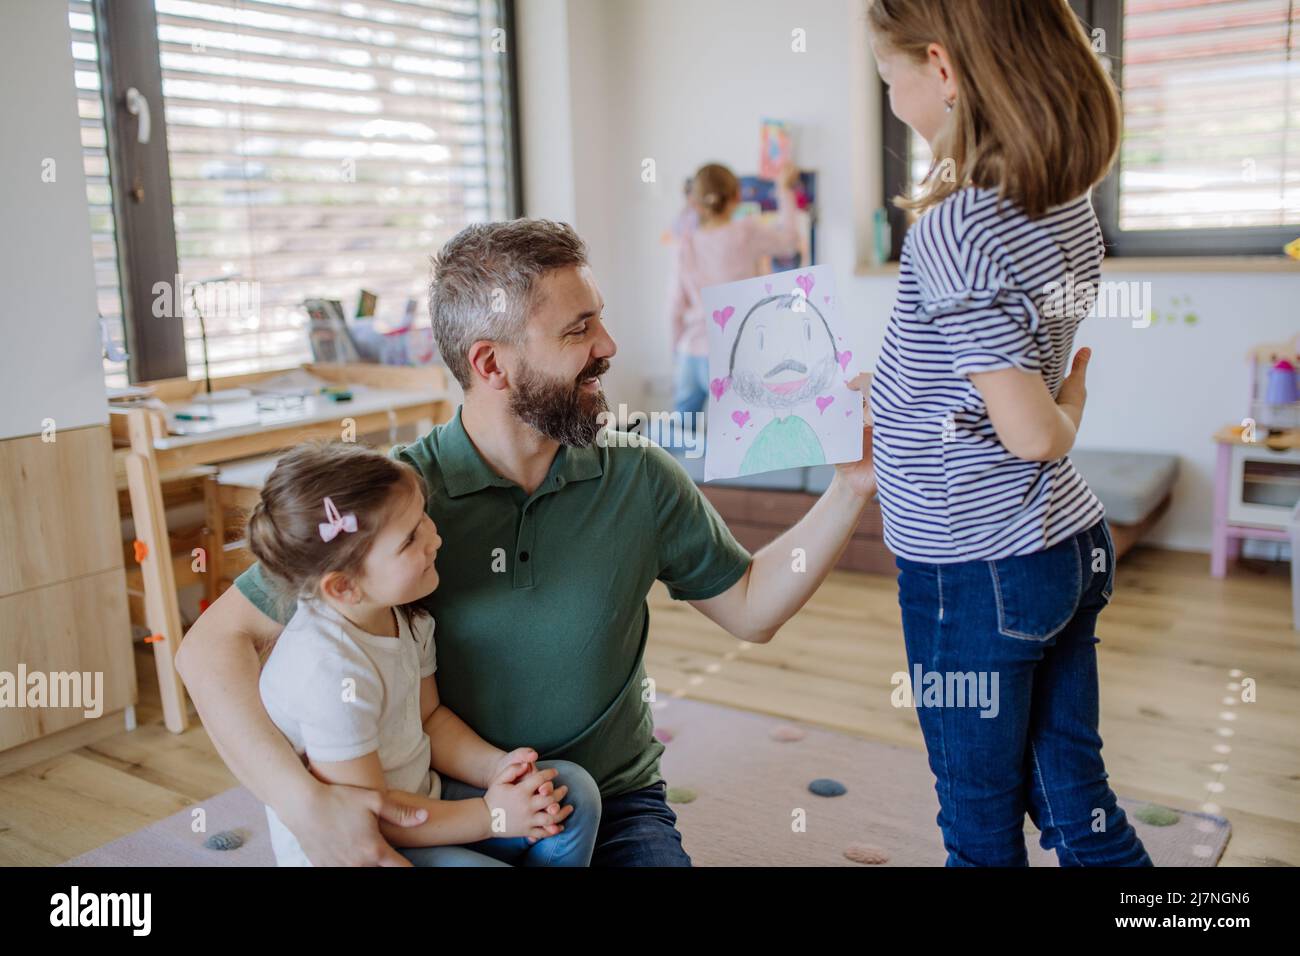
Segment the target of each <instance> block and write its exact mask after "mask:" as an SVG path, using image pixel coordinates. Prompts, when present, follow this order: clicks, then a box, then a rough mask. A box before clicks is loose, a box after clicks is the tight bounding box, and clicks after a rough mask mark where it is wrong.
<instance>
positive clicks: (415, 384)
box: [110, 365, 452, 733]
mask: <svg viewBox="0 0 1300 956" xmlns="http://www.w3.org/2000/svg"><path fill="white" fill-rule="evenodd" d="M303 368H304V369H305V370H306V371H308V372H310V373H311V374H312V375H314V376H316V377H317V378H320V379H322V380H324V381H326V382H330V383H332V384H338V385H346V386H348V387H349V388H351V389H352V391H353V396H354V397H353V400H352V401H350V402H332V401H329V400H328V399H325V398H324V397H319V396H312V397H308V398H307V399H306V401H305V403H304V407H303V408H302V409H301V411H300V412H299V413H296V414H294V415H292V417H291V416H290V415H289V414H287V413H286V414H284V415H281V414H275V415H271V416H269V417H267V416H263V417H262V418H260V419H257V418H256V416H254V419H255V420H249V419H248V416H247V415H244V416H243V419H242V420H239V418H240V416H239V415H238V414H236V415H234V417H233V418H231V419H230V422H229V423H225V422H223V421H222V420H221V419H222V417H224V416H223V415H222V414H218V420H217V421H216V422H214V423H212V425H211V426H210V427H208V429H207V430H204V431H196V432H195V433H194V434H187V435H171V434H168V432H167V424H166V420H165V418H164V416H163V415H162V414H161V413H160V412H158V411H157V410H154V409H150V408H135V409H126V410H117V409H114V410H113V411H112V414H111V415H110V425H111V427H112V430H113V435H114V437H115V438H116V439H117V440H118V441H119V442H126V443H128V444H129V447H130V451H129V453H128V454H127V456H126V473H127V481H128V485H129V489H130V494H131V511H132V515H133V518H134V521H135V531H136V539H137V540H138V541H140V542H142V543H143V546H144V549H145V552H146V553H145V556H144V560H142V561H141V562H140V569H141V575H142V579H143V582H144V596H145V617H146V620H147V622H148V626H149V629H150V631H151V632H152V638H151V642H152V643H153V648H154V661H155V664H156V666H157V668H158V686H159V688H160V690H161V694H162V704H163V718H164V722H165V723H166V725H167V729H168V730H170V731H172V732H173V733H180V732H181V731H183V730H185V728H186V727H187V726H188V725H189V717H188V714H187V710H186V706H185V691H184V687H183V685H182V683H181V680H180V675H178V674H177V673H176V668H175V664H174V662H175V657H176V649H177V647H178V646H179V645H180V641H181V638H182V633H181V617H180V607H179V605H178V603H177V600H176V579H175V573H174V569H173V567H172V555H171V549H170V546H169V542H168V537H167V518H166V513H165V511H164V509H163V500H162V486H161V482H160V476H161V475H164V474H170V473H176V472H180V471H184V470H185V469H189V468H193V467H195V466H199V465H212V464H217V463H219V462H223V461H231V460H234V459H238V458H246V457H248V456H250V455H260V454H266V453H268V452H273V451H278V450H281V449H285V448H289V447H292V446H293V445H296V444H299V443H300V442H304V441H308V440H310V439H318V438H334V439H337V438H340V437H341V436H342V434H343V428H344V422H345V421H347V420H349V419H350V420H351V422H350V426H351V430H352V433H353V434H355V435H364V434H367V433H370V432H376V431H383V430H389V431H395V430H396V429H397V428H399V427H401V426H402V425H408V424H414V425H417V427H420V428H421V429H427V428H431V427H432V426H433V425H434V424H436V423H438V422H442V421H446V420H447V419H449V418H450V417H451V413H452V409H451V407H450V402H449V400H448V398H447V391H446V381H447V380H446V373H445V371H444V370H443V369H442V368H439V367H424V368H406V367H396V366H385V365H305V366H303ZM286 371H289V370H285V369H280V370H276V371H272V372H260V373H255V374H252V375H239V376H231V377H229V378H224V379H219V380H216V381H214V382H213V385H214V392H219V391H220V390H221V389H231V388H250V387H252V388H256V387H257V386H258V384H259V383H265V382H267V381H269V380H271V379H274V378H277V377H279V376H281V375H284V374H285V372H286ZM141 384H145V385H151V386H152V387H153V389H154V394H155V396H156V397H157V398H159V399H161V400H162V401H164V402H166V403H168V404H169V405H178V404H189V403H190V402H192V401H194V400H196V399H198V398H200V397H201V394H202V391H203V387H204V386H203V383H202V382H201V381H191V380H190V379H168V380H166V381H160V382H144V383H141Z"/></svg>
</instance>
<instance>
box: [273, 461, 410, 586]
mask: <svg viewBox="0 0 1300 956" xmlns="http://www.w3.org/2000/svg"><path fill="white" fill-rule="evenodd" d="M403 488H405V489H406V490H407V492H408V493H412V494H418V495H420V496H421V498H423V497H424V494H425V489H424V483H423V481H422V480H421V478H420V475H419V473H418V472H416V471H415V469H413V468H411V467H410V466H409V465H406V464H404V463H402V462H399V461H395V460H394V459H392V458H389V457H388V456H386V455H384V454H382V453H380V452H377V451H374V450H372V449H370V448H366V447H365V446H363V445H356V444H351V443H346V442H308V443H306V444H303V445H299V446H298V447H296V448H294V449H293V450H292V451H290V452H289V453H288V454H287V455H285V456H284V457H283V458H281V459H280V461H279V463H278V464H277V465H276V466H275V470H274V471H272V472H271V475H270V477H269V478H267V480H266V485H265V486H264V487H263V488H262V498H261V500H260V501H259V502H258V503H257V505H256V506H255V507H254V508H253V511H252V514H250V515H249V518H248V546H249V549H250V550H251V551H252V552H253V554H254V556H256V558H257V560H258V561H260V562H261V563H262V568H263V570H264V571H266V572H268V573H269V574H270V575H271V576H272V578H274V579H275V581H276V582H277V583H278V584H279V585H280V586H281V587H280V590H281V592H282V593H283V595H284V597H285V599H286V600H287V601H292V600H293V599H296V598H299V597H311V596H313V595H315V594H316V593H317V586H318V585H319V584H320V580H321V578H323V577H324V576H325V575H326V574H327V573H329V572H330V571H338V572H341V573H343V574H345V575H348V576H349V577H355V576H357V575H359V574H360V572H361V567H362V565H363V564H364V563H365V559H366V554H367V553H368V552H369V551H370V547H371V545H372V544H374V540H375V536H376V535H377V534H378V533H379V530H380V529H381V528H382V527H383V526H384V524H385V522H386V521H387V520H388V519H389V517H390V516H391V514H392V512H393V510H394V509H395V508H396V507H398V506H399V505H400V504H401V503H402V502H403V500H404V498H403V496H402V495H400V494H398V492H400V491H401V490H402V489H403ZM327 497H328V498H329V499H330V500H331V501H333V502H334V505H335V507H336V508H338V510H339V513H340V514H342V515H346V514H349V513H351V514H353V515H355V516H356V519H357V530H356V531H354V532H340V533H339V534H338V535H337V536H335V537H334V538H333V540H331V541H325V540H323V539H322V538H321V534H320V525H321V524H322V523H324V522H327V521H328V520H329V519H328V517H327V516H326V514H325V499H326V498H327Z"/></svg>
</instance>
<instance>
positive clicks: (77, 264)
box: [0, 0, 108, 438]
mask: <svg viewBox="0 0 1300 956" xmlns="http://www.w3.org/2000/svg"><path fill="white" fill-rule="evenodd" d="M0 116H3V118H4V131H3V133H0V438H13V437H17V436H19V435H35V434H39V433H41V432H42V431H43V426H42V424H41V423H42V421H43V420H44V419H46V418H52V419H54V422H55V425H56V427H57V428H59V429H66V428H77V427H80V426H84V425H91V424H101V423H104V422H107V421H108V411H107V403H106V401H105V397H104V373H103V369H102V365H101V355H102V353H101V351H100V346H99V326H98V322H97V320H96V311H95V308H96V306H95V275H94V263H93V262H92V259H91V249H90V213H89V211H88V209H87V206H86V180H85V173H84V170H83V168H82V158H81V130H80V121H79V120H78V117H77V94H76V89H75V87H74V84H73V76H72V37H71V33H70V31H69V28H68V10H67V5H66V4H64V3H59V2H50V0H5V3H4V7H3V10H0ZM49 161H53V163H54V165H53V167H52V168H53V181H52V182H46V181H44V180H43V178H42V174H43V171H44V170H46V169H47V168H49V167H48V165H47V164H48V162H49Z"/></svg>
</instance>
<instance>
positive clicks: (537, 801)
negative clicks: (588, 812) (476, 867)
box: [483, 754, 573, 843]
mask: <svg viewBox="0 0 1300 956" xmlns="http://www.w3.org/2000/svg"><path fill="white" fill-rule="evenodd" d="M507 756H510V755H509V754H508V755H507ZM558 773H559V771H558V770H556V769H555V768H553V767H551V768H548V769H546V770H536V769H535V768H534V765H533V764H532V763H531V762H528V763H525V762H523V761H516V762H514V763H509V764H505V766H504V767H502V766H498V772H497V774H496V776H495V777H494V778H493V780H492V784H491V786H489V787H488V788H487V792H486V793H484V794H483V800H484V802H485V803H486V804H487V806H488V810H489V811H490V812H491V814H492V821H493V824H494V825H495V824H496V821H497V820H498V819H500V818H501V816H502V814H497V812H496V811H498V810H501V811H503V816H504V827H505V828H504V829H503V830H493V831H492V834H491V835H492V837H527V838H528V841H529V842H530V843H535V842H537V841H538V840H540V839H543V838H545V837H548V836H554V835H555V834H557V833H559V832H561V831H562V830H563V829H564V827H563V826H561V825H560V822H561V821H562V820H564V819H566V818H567V817H568V816H569V815H570V814H571V813H573V805H572V804H569V805H567V806H564V807H561V805H560V801H561V800H563V799H564V796H565V795H566V794H567V793H568V792H569V788H568V787H565V786H561V787H558V788H557V787H555V786H554V784H552V783H551V781H552V780H554V779H555V777H556V775H557V774H558Z"/></svg>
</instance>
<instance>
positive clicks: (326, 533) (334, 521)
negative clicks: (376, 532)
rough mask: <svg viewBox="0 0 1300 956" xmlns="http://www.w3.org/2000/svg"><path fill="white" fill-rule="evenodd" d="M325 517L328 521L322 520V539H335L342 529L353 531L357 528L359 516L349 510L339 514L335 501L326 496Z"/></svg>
mask: <svg viewBox="0 0 1300 956" xmlns="http://www.w3.org/2000/svg"><path fill="white" fill-rule="evenodd" d="M325 517H326V518H328V519H329V520H328V521H322V522H321V524H320V537H321V540H322V541H333V540H334V539H335V538H337V537H338V534H339V532H340V531H347V532H352V531H356V530H357V516H356V515H354V514H352V513H351V512H349V513H348V514H345V515H341V514H339V509H338V508H336V507H335V506H334V502H333V501H332V500H331V499H330V498H328V497H326V499H325Z"/></svg>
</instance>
